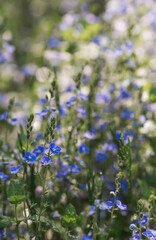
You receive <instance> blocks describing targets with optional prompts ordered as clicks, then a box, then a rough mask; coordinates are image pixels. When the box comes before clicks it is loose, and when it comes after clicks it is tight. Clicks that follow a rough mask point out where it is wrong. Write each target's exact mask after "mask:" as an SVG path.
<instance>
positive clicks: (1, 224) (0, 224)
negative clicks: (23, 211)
mask: <svg viewBox="0 0 156 240" xmlns="http://www.w3.org/2000/svg"><path fill="white" fill-rule="evenodd" d="M14 223H15V222H14V220H13V219H12V218H10V217H7V216H0V228H9V227H11V226H12V225H13V224H14Z"/></svg>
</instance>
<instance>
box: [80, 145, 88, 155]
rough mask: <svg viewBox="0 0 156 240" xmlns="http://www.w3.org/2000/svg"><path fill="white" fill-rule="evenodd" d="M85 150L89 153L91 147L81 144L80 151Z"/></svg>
mask: <svg viewBox="0 0 156 240" xmlns="http://www.w3.org/2000/svg"><path fill="white" fill-rule="evenodd" d="M83 152H85V153H89V148H88V147H87V146H86V145H84V144H81V145H80V146H79V153H83Z"/></svg>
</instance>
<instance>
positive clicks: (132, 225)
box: [129, 223, 137, 231]
mask: <svg viewBox="0 0 156 240" xmlns="http://www.w3.org/2000/svg"><path fill="white" fill-rule="evenodd" d="M129 229H130V230H132V231H133V230H134V229H137V226H136V225H135V224H134V223H132V224H131V225H130V226H129Z"/></svg>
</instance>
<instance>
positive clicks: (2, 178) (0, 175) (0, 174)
mask: <svg viewBox="0 0 156 240" xmlns="http://www.w3.org/2000/svg"><path fill="white" fill-rule="evenodd" d="M7 179H8V176H7V175H5V174H4V173H3V172H0V180H2V181H5V180H7Z"/></svg>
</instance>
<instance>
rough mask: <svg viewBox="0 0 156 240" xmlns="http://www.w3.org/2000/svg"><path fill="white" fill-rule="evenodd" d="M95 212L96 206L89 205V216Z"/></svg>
mask: <svg viewBox="0 0 156 240" xmlns="http://www.w3.org/2000/svg"><path fill="white" fill-rule="evenodd" d="M94 212H95V206H90V207H89V212H88V213H87V216H91V215H93V214H94Z"/></svg>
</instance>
